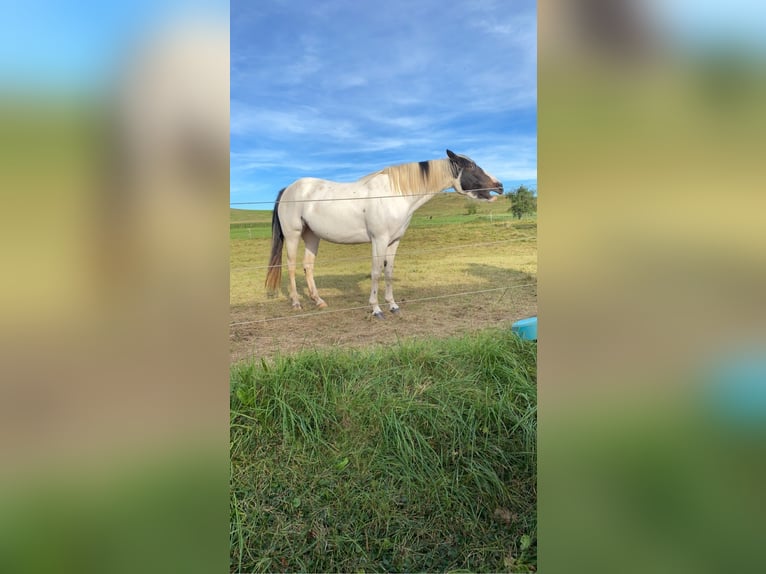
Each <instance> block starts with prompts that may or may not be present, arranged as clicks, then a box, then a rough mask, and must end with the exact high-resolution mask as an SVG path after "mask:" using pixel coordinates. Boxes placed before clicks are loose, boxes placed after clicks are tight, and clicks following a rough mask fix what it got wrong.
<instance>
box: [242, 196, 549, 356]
mask: <svg viewBox="0 0 766 574" xmlns="http://www.w3.org/2000/svg"><path fill="white" fill-rule="evenodd" d="M468 205H469V203H468V200H466V199H465V198H463V197H461V196H458V195H457V194H454V193H452V194H442V195H437V196H435V197H434V198H433V199H431V201H429V202H428V203H427V204H426V205H424V206H423V207H422V208H420V209H419V210H418V211H417V212H415V215H414V217H413V219H412V223H411V225H410V228H409V229H408V230H407V233H406V234H405V236H404V238H403V239H402V242H401V245H400V247H399V252H398V254H397V258H396V264H395V270H394V295H395V297H396V299H397V302H398V303H399V304H400V305H401V307H402V316H401V317H399V318H397V319H396V320H395V321H392V320H389V321H386V322H379V324H373V325H371V324H370V323H369V321H366V320H365V319H366V318H367V315H369V311H368V310H367V309H366V308H365V306H366V305H367V301H368V299H369V294H370V265H371V259H370V257H371V252H370V249H371V248H370V245H369V244H362V245H335V244H332V243H328V242H326V241H323V242H321V243H320V246H319V256H318V258H317V262H316V267H315V277H316V282H317V287H318V289H319V292H320V294H321V296H322V298H323V299H324V300H325V301H326V302H327V303H328V305H329V307H328V309H327V311H319V310H317V309H315V308H314V307H313V305H311V302H310V301H309V300H308V297H307V295H306V285H305V281H304V278H303V273H302V272H299V273H298V277H297V282H298V290H299V293H301V295H302V301H303V304H304V311H303V314H295V313H293V312H292V311H291V309H290V305H289V303H288V298H287V273H286V272H285V273H284V274H283V279H282V290H281V292H280V294H279V297H277V298H269V297H268V295H267V293H266V290H265V288H264V279H265V275H266V265H267V263H268V256H269V251H270V237H271V212H270V211H265V210H264V211H245V210H232V223H231V251H230V304H231V309H232V313H231V315H232V322H233V323H235V324H236V325H235V326H234V327H232V329H231V337H230V339H231V356H232V359H233V360H236V359H238V358H242V357H249V356H255V357H256V358H259V357H263V356H269V355H272V354H274V353H275V352H293V351H295V350H298V349H302V348H319V347H327V346H338V345H340V346H349V345H352V346H360V347H363V346H366V345H369V344H375V343H392V342H395V341H397V340H400V339H403V338H407V337H421V336H438V337H443V336H447V335H450V334H458V333H460V332H465V331H468V330H475V329H479V328H482V327H489V326H499V325H503V324H509V323H510V322H512V321H513V320H517V319H520V318H523V317H525V316H530V315H534V314H535V313H536V275H537V237H536V236H537V218H536V217H529V218H524V219H521V220H518V219H514V218H513V217H511V214H510V213H509V212H508V208H509V207H510V202H509V201H507V200H505V199H502V198H501V199H498V200H497V201H494V202H492V203H486V202H475V206H476V213H475V214H472V215H469V214H467V211H468V210H467V206H468ZM302 257H303V248H302V247H301V249H300V258H301V259H302ZM299 265H300V262H299ZM505 287H508V288H509V289H508V291H497V292H490V293H484V294H478V295H470V296H456V297H454V298H451V296H452V295H456V294H460V293H469V292H474V291H481V290H486V289H504V288H505ZM445 296H446V297H448V298H445ZM430 297H438V298H439V299H438V300H428V301H423V302H418V301H419V300H421V299H427V298H430ZM354 307H356V308H360V309H359V310H358V311H354V312H338V311H339V310H343V309H347V308H354ZM306 314H310V316H306ZM296 315H297V317H296ZM291 317H296V318H291Z"/></svg>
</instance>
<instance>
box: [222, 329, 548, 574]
mask: <svg viewBox="0 0 766 574" xmlns="http://www.w3.org/2000/svg"><path fill="white" fill-rule="evenodd" d="M536 351H537V347H536V344H534V343H530V342H524V341H521V340H519V339H518V338H517V337H515V336H514V335H513V334H511V333H510V331H507V330H505V331H498V330H489V331H484V332H481V333H478V334H474V335H472V336H466V337H462V338H455V339H445V340H429V341H422V342H406V343H400V344H398V345H396V346H395V347H392V348H375V349H370V350H365V351H353V350H333V351H329V352H319V351H312V352H304V353H301V354H297V355H292V356H283V357H277V358H276V359H275V360H273V361H271V362H265V361H262V362H261V363H258V364H254V363H239V364H235V365H234V366H233V367H232V370H231V569H232V570H233V571H247V572H250V571H256V572H269V571H345V572H354V571H366V572H384V571H385V572H392V571H448V570H456V569H461V570H471V571H528V570H530V569H534V567H535V564H536V525H537V520H536V404H537V390H536Z"/></svg>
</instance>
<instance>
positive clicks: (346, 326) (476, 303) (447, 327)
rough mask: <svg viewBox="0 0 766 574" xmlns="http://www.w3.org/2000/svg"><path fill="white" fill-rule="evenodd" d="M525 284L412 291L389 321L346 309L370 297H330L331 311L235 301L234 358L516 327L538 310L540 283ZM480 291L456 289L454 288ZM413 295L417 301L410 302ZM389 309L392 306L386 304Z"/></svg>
mask: <svg viewBox="0 0 766 574" xmlns="http://www.w3.org/2000/svg"><path fill="white" fill-rule="evenodd" d="M519 285H526V286H520V287H509V288H508V289H507V290H500V291H493V292H489V293H480V294H475V295H465V296H455V297H449V298H443V299H435V300H430V301H414V300H415V299H419V298H423V297H429V296H438V295H440V293H435V292H420V293H418V292H414V291H413V292H410V293H408V294H407V295H409V297H402V298H401V299H400V300H399V301H398V303H399V305H400V306H401V313H400V314H399V315H397V316H395V315H390V314H389V315H388V316H387V318H386V320H383V321H381V320H377V319H372V318H371V315H370V308H369V306H366V307H364V308H360V309H355V310H351V311H344V310H343V309H347V308H349V307H355V306H360V307H361V306H362V305H364V302H365V299H360V300H359V301H349V299H348V298H347V297H346V298H343V297H335V298H328V297H325V300H326V301H327V303H328V304H329V307H328V309H326V310H321V311H320V310H314V309H309V308H306V307H305V305H306V302H304V310H303V311H296V312H293V311H291V309H290V306H289V304H288V303H287V300H286V299H285V298H283V297H280V298H279V299H275V300H272V301H268V302H262V303H254V304H252V305H248V306H244V305H242V306H232V308H231V323H232V326H231V327H230V329H229V340H230V355H231V361H232V362H235V361H239V360H245V359H251V358H252V359H260V358H265V357H271V356H274V355H276V354H290V353H294V352H296V351H300V350H303V349H323V348H330V347H348V348H364V347H369V346H373V345H390V344H393V343H396V342H397V341H400V340H405V339H411V338H420V337H447V336H451V335H457V334H462V333H468V332H472V331H476V330H479V329H484V328H489V327H503V326H510V325H511V324H512V323H513V322H514V321H517V320H519V319H523V318H525V317H531V316H535V315H536V314H537V284H536V280H535V279H534V278H533V277H530V276H527V278H526V280H525V281H524V282H523V283H519ZM472 290H476V287H475V286H470V287H466V288H465V289H461V288H460V287H457V288H453V290H452V293H460V292H464V291H466V292H467V291H472ZM408 298H409V299H412V300H413V302H412V303H408ZM381 307H382V308H383V309H386V308H387V307H386V306H385V305H382V306H381Z"/></svg>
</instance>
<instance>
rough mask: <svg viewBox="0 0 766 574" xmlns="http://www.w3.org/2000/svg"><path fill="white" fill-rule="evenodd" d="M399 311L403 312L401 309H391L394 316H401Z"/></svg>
mask: <svg viewBox="0 0 766 574" xmlns="http://www.w3.org/2000/svg"><path fill="white" fill-rule="evenodd" d="M399 311H401V309H400V308H399V307H394V308H393V309H391V314H392V315H399Z"/></svg>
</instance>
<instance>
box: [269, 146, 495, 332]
mask: <svg viewBox="0 0 766 574" xmlns="http://www.w3.org/2000/svg"><path fill="white" fill-rule="evenodd" d="M449 188H454V189H455V191H456V192H457V193H460V194H462V195H466V196H468V197H472V198H474V199H481V200H485V201H492V200H493V199H496V198H494V197H492V195H491V192H495V193H498V194H502V193H503V184H502V183H500V182H499V181H498V180H497V179H496V178H495V177H493V176H492V175H490V174H488V173H487V172H485V171H484V170H483V169H482V168H480V167H479V166H478V165H476V163H475V162H474V161H473V160H472V159H471V158H469V157H466V156H464V155H459V154H456V153H453V152H451V151H450V150H447V157H446V158H443V159H434V160H430V161H421V162H414V163H405V164H401V165H394V166H389V167H386V168H383V169H381V170H380V171H376V172H374V173H371V174H369V175H366V176H364V177H362V178H361V179H359V180H357V181H355V182H352V183H338V182H335V181H328V180H324V179H316V178H309V177H306V178H301V179H299V180H297V181H295V182H294V183H292V184H291V185H289V186H287V187H285V188H284V189H282V190H281V191H280V192H279V195H278V196H277V200H276V205H275V206H274V212H273V214H272V218H271V229H272V237H271V258H270V260H269V270H268V273H267V275H266V288H267V289H268V291H269V292H270V293H272V294H273V293H275V292H276V291H278V289H279V285H280V283H281V281H282V247H283V245H284V246H285V247H286V248H287V272H288V274H289V276H290V300H291V302H292V307H293V309H300V308H301V303H300V300H299V298H298V289H297V287H296V285H295V262H296V258H297V255H298V242H299V240H300V239H301V238H303V242H304V244H305V246H306V253H305V255H304V257H303V271H304V273H305V274H306V283H307V285H308V290H309V297H310V298H311V300H312V301H313V302H314V304H315V305H316V306H317V307H318V308H320V309H321V308H324V307H326V306H327V303H325V302H324V301H323V300H322V298H321V297H320V296H319V292H318V291H317V287H316V284H315V283H314V261H315V260H316V256H317V250H318V248H319V240H320V239H326V240H327V241H330V242H332V243H343V244H353V243H372V273H371V277H372V289H371V291H370V305H372V314H373V315H374V316H375V317H376V318H378V319H383V318H384V315H383V312H382V311H381V309H380V306H379V305H378V282H379V280H380V276H381V274H384V275H385V284H386V292H385V299H386V303H388V308H389V310H390V311H391V313H398V312H399V306H398V305H397V304H396V301H395V300H394V292H393V285H392V279H393V273H394V258H395V257H396V250H397V248H398V247H399V241H400V240H401V238H402V237H403V236H404V232H405V231H407V226H408V225H409V224H410V220H411V219H412V214H413V213H414V212H415V210H416V209H418V208H419V207H420V206H421V205H423V204H424V203H426V202H427V201H428V200H429V199H431V198H432V197H433V196H434V195H435V194H437V193H439V192H442V191H445V190H447V189H449Z"/></svg>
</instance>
